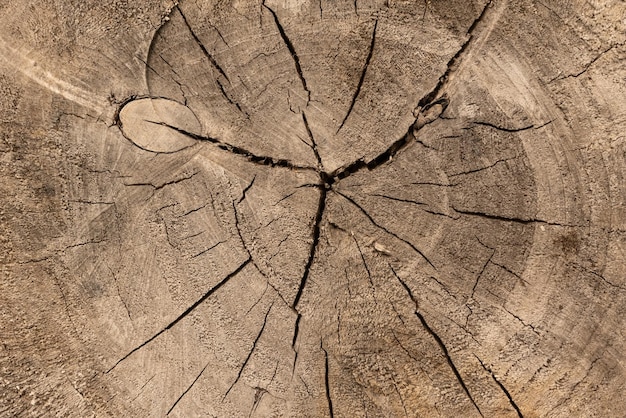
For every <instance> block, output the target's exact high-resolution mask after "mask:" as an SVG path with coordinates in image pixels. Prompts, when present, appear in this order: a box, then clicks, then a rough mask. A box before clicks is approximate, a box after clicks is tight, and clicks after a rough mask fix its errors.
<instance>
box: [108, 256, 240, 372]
mask: <svg viewBox="0 0 626 418" xmlns="http://www.w3.org/2000/svg"><path fill="white" fill-rule="evenodd" d="M251 261H252V259H251V258H250V257H248V258H247V259H246V260H245V261H244V262H243V263H241V264H240V265H239V266H238V267H237V268H236V269H235V270H234V271H233V272H231V273H229V274H228V275H227V276H226V277H224V278H223V279H222V280H221V281H220V282H219V283H217V284H216V285H215V286H213V287H212V288H211V289H209V290H208V291H207V292H206V293H205V294H204V295H202V297H200V299H198V300H197V301H196V302H194V303H193V304H192V305H191V306H190V307H188V308H187V309H185V311H184V312H183V313H181V314H180V315H178V317H177V318H176V319H174V320H173V321H172V322H170V323H169V324H167V325H166V326H165V327H164V328H163V329H161V330H160V331H159V332H157V333H156V334H154V335H153V336H152V337H150V338H148V339H147V340H146V341H144V342H143V343H141V344H140V345H138V346H137V347H135V348H133V349H132V350H131V351H130V352H129V353H128V354H126V355H125V356H124V357H122V358H121V359H119V360H118V361H117V362H116V363H115V364H114V365H113V366H112V367H111V368H109V370H107V371H106V372H105V373H109V372H110V371H112V370H113V369H115V368H116V367H117V366H118V365H119V364H120V363H121V362H122V361H124V360H126V359H127V358H129V357H130V356H131V355H133V354H134V353H135V352H137V351H139V350H140V349H142V348H143V347H145V346H146V345H148V344H149V343H151V342H152V341H154V340H155V339H156V338H157V337H158V336H160V335H161V334H163V333H164V332H165V331H167V330H169V329H171V328H172V327H173V326H174V325H176V324H177V323H179V322H180V321H181V320H183V319H184V318H185V317H186V316H187V315H189V314H190V313H191V312H192V311H193V310H194V309H196V308H197V307H198V306H200V304H202V302H204V301H205V300H207V299H208V298H209V297H211V296H212V295H213V294H214V293H215V292H217V291H218V290H219V289H220V288H221V287H222V286H223V285H224V284H226V283H227V282H228V281H229V280H230V279H232V278H233V277H235V276H236V275H237V274H239V273H240V272H241V271H242V270H243V269H244V268H245V267H246V266H247V265H248V264H249V263H250V262H251Z"/></svg>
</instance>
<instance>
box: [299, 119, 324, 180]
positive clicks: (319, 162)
mask: <svg viewBox="0 0 626 418" xmlns="http://www.w3.org/2000/svg"><path fill="white" fill-rule="evenodd" d="M302 122H303V123H304V127H305V128H306V133H307V135H308V136H309V140H310V141H311V145H309V146H310V147H311V149H312V150H313V154H314V155H315V159H316V160H317V165H318V169H319V170H323V169H324V164H323V163H322V157H320V154H319V152H318V150H317V143H316V142H315V138H314V137H313V132H311V128H310V127H309V121H308V120H307V118H306V114H305V113H304V112H302ZM307 145H308V144H307Z"/></svg>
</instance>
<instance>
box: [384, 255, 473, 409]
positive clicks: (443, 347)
mask: <svg viewBox="0 0 626 418" xmlns="http://www.w3.org/2000/svg"><path fill="white" fill-rule="evenodd" d="M389 267H390V268H391V271H392V272H393V275H394V276H395V277H396V279H398V281H399V282H400V284H401V285H402V287H403V288H404V290H406V292H407V294H408V295H409V298H410V299H411V301H412V302H413V303H414V304H415V312H414V313H415V316H417V318H418V319H419V320H420V322H421V324H422V327H423V328H424V329H425V330H426V331H427V332H428V333H429V334H430V336H431V337H433V339H434V340H435V342H436V343H437V345H439V348H440V349H441V351H442V353H443V354H444V356H445V358H446V361H447V362H448V366H449V367H450V369H451V370H452V372H453V373H454V376H455V377H456V379H457V381H458V382H459V384H460V385H461V387H462V388H463V391H464V392H465V394H466V395H467V397H468V398H469V400H470V401H471V402H472V404H473V405H474V407H475V408H476V410H477V411H478V413H479V414H480V416H483V414H482V412H481V411H480V408H479V407H478V405H477V404H476V401H474V398H473V397H472V394H471V393H470V391H469V389H468V388H467V385H466V384H465V381H464V380H463V377H461V373H459V370H458V369H457V367H456V365H455V364H454V361H452V357H450V352H449V351H448V348H447V347H446V345H445V344H444V342H443V340H442V339H441V338H440V337H439V335H437V333H436V332H435V331H434V330H433V329H432V328H431V327H430V325H428V322H426V319H425V318H424V316H423V315H422V314H421V313H420V311H419V304H418V303H417V299H416V298H415V296H414V295H413V292H412V291H411V289H410V288H409V286H408V285H407V284H406V283H405V282H404V280H402V279H401V278H400V276H399V275H398V274H397V273H396V271H395V270H394V269H393V267H391V265H390V266H389Z"/></svg>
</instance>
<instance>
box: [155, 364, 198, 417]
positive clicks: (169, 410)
mask: <svg viewBox="0 0 626 418" xmlns="http://www.w3.org/2000/svg"><path fill="white" fill-rule="evenodd" d="M208 366H209V363H207V364H206V365H205V366H204V367H203V368H202V370H200V373H198V375H197V376H196V378H195V379H193V382H191V384H190V385H189V386H188V387H187V389H185V390H184V392H183V393H181V395H180V396H179V397H178V399H176V402H174V403H173V404H172V406H171V407H170V409H168V410H167V413H166V414H165V415H169V414H170V412H172V411H173V410H174V408H176V405H178V402H180V400H181V399H183V397H184V396H185V395H186V394H187V392H189V391H190V390H191V388H192V387H193V385H195V384H196V382H197V381H198V379H200V376H202V373H204V370H205V369H206V368H207V367H208Z"/></svg>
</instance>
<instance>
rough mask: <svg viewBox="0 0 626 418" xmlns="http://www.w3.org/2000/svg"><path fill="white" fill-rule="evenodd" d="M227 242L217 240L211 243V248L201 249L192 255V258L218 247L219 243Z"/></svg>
mask: <svg viewBox="0 0 626 418" xmlns="http://www.w3.org/2000/svg"><path fill="white" fill-rule="evenodd" d="M225 242H226V241H218V242H216V243H215V244H213V245H211V246H210V247H209V248H207V249H205V250H202V251H200V252H199V253H198V254H194V255H192V256H191V258H196V257H200V256H201V255H203V254H206V253H208V252H209V251H211V250H212V249H213V248H215V247H217V246H218V245H220V244H223V243H225Z"/></svg>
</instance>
